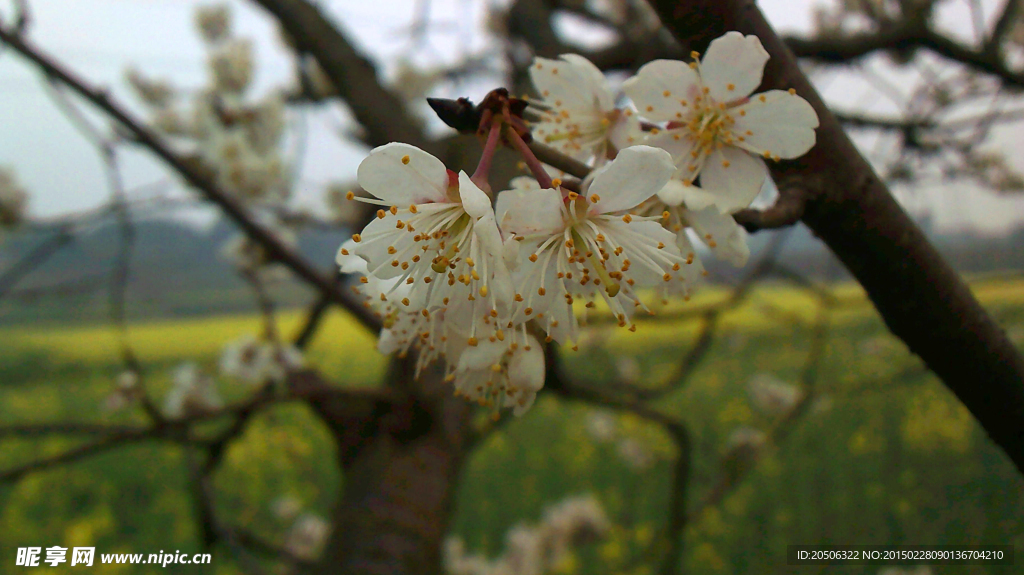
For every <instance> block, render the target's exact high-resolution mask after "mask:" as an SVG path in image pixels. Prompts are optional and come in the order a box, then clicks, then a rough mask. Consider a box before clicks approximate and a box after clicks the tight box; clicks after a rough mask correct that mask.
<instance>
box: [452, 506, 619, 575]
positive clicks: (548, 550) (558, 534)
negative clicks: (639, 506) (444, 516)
mask: <svg viewBox="0 0 1024 575" xmlns="http://www.w3.org/2000/svg"><path fill="white" fill-rule="evenodd" d="M610 530H611V523H610V522H609V521H608V517H607V515H606V514H605V512H604V509H603V508H602V507H601V504H600V502H599V501H598V500H597V499H596V498H594V496H593V495H582V496H575V497H570V498H567V499H565V500H563V501H560V502H558V503H555V504H553V505H549V506H548V507H546V508H545V509H544V512H543V516H542V519H541V521H540V523H537V524H529V523H525V522H522V523H517V524H516V525H514V526H513V527H512V528H511V529H509V530H508V532H507V533H506V534H505V547H504V550H503V551H502V553H501V555H500V556H499V557H498V558H497V559H496V560H493V561H491V560H488V559H487V558H486V557H483V556H481V555H470V554H468V553H467V552H466V545H465V543H464V542H463V541H462V539H460V538H458V537H450V538H448V540H446V541H445V545H444V552H443V564H444V569H445V572H446V573H447V574H448V575H544V574H545V573H552V572H557V570H558V568H559V566H560V564H561V563H562V562H563V560H564V558H565V557H566V555H567V554H568V553H569V552H570V551H571V550H572V548H573V547H579V546H582V545H587V544H589V543H593V542H596V541H600V540H602V539H604V538H605V537H607V535H608V533H609V532H610Z"/></svg>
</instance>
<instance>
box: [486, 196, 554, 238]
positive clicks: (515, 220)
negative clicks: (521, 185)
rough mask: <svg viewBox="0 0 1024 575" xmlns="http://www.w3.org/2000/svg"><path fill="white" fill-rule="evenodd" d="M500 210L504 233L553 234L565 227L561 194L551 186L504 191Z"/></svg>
mask: <svg viewBox="0 0 1024 575" xmlns="http://www.w3.org/2000/svg"><path fill="white" fill-rule="evenodd" d="M497 213H498V214H499V215H500V218H501V219H500V220H498V221H499V224H500V225H501V230H502V231H503V232H505V234H520V235H532V234H540V233H543V234H553V233H557V232H558V231H560V230H561V229H563V228H564V227H565V222H564V220H563V219H562V194H561V193H560V192H559V191H557V190H554V189H551V188H547V189H543V190H506V191H504V192H501V193H500V194H498V209H497Z"/></svg>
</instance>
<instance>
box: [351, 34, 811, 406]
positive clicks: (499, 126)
mask: <svg viewBox="0 0 1024 575" xmlns="http://www.w3.org/2000/svg"><path fill="white" fill-rule="evenodd" d="M695 57H696V55H695ZM767 59H768V55H767V53H766V52H765V50H764V49H763V48H762V47H761V44H760V42H759V41H758V40H757V38H756V37H753V36H743V35H742V34H739V33H736V32H730V33H729V34H726V35H725V36H723V37H721V38H719V39H717V40H715V41H714V42H712V43H711V45H710V47H709V49H708V52H707V54H706V55H705V56H704V58H703V59H701V60H695V61H694V62H692V63H689V64H687V63H683V62H675V61H667V60H658V61H654V62H651V63H649V64H647V65H645V66H644V67H643V68H641V69H640V71H639V72H638V74H637V75H636V76H635V77H633V78H630V79H629V80H627V81H626V82H625V84H624V85H623V87H622V88H623V91H624V92H625V94H626V95H627V96H629V98H630V100H632V103H633V106H635V107H633V106H629V107H618V106H616V102H617V101H618V100H620V98H617V94H616V93H614V92H612V91H611V90H610V89H609V88H608V86H607V83H606V81H605V78H604V76H603V75H602V74H601V73H600V71H599V70H598V69H597V68H596V67H594V66H593V65H592V64H591V63H590V62H587V61H586V60H585V59H583V58H581V57H579V56H574V55H566V56H563V57H562V59H561V60H546V59H541V58H538V59H537V60H536V62H535V63H534V64H533V67H532V68H531V75H532V78H533V81H534V84H535V86H536V88H537V90H538V91H539V92H540V94H541V96H542V98H543V99H542V100H541V101H540V102H537V103H535V104H533V109H539V110H540V115H541V121H540V122H539V123H537V124H536V125H535V126H534V129H533V132H532V134H533V137H534V139H536V140H539V141H543V142H546V143H549V144H551V145H554V146H556V147H558V148H560V149H561V150H563V151H564V152H566V153H568V154H569V155H572V156H573V157H575V158H577V159H580V160H585V161H589V162H591V164H592V165H593V167H594V170H593V171H592V173H591V174H590V175H589V176H588V177H587V178H585V179H584V180H583V181H582V182H579V183H578V184H575V185H568V183H566V184H565V185H563V182H562V181H560V180H558V179H554V180H552V179H551V177H550V176H549V175H548V173H547V171H546V170H545V169H543V168H540V167H539V166H540V164H539V163H538V162H537V161H536V158H535V157H533V156H532V153H531V152H529V150H528V149H527V148H526V145H525V143H523V142H522V140H521V138H520V136H519V133H518V132H517V131H516V129H517V126H516V124H515V122H512V123H511V124H508V123H503V121H502V114H500V113H493V114H492V112H491V111H490V110H487V111H485V112H484V115H483V117H482V118H483V119H482V120H481V127H480V129H481V132H483V133H486V134H487V144H486V145H485V147H484V156H483V158H482V159H481V164H480V166H481V167H479V168H478V169H477V171H476V173H474V175H473V176H470V175H467V174H466V173H465V172H462V173H459V174H456V173H454V172H452V171H450V170H447V169H446V168H445V166H444V164H443V163H442V162H441V161H440V160H438V159H437V158H435V157H433V156H431V155H430V154H428V153H426V152H424V151H422V150H420V149H418V148H415V147H413V146H410V145H406V144H402V143H391V144H387V145H385V146H382V147H379V148H376V149H374V150H373V151H371V152H370V155H369V156H368V157H367V158H366V159H365V160H364V161H363V162H362V164H361V165H360V166H359V170H358V181H359V185H360V186H361V187H362V188H363V190H365V191H366V192H367V193H368V194H369V195H370V196H372V197H369V198H358V199H359V200H361V201H364V202H368V203H372V204H377V205H378V206H379V208H380V209H379V210H378V212H377V218H376V219H374V220H373V221H372V222H371V223H370V224H369V225H367V226H366V228H365V229H363V230H362V231H361V232H360V233H358V234H355V235H354V236H353V238H352V240H350V241H348V242H346V243H345V244H344V245H343V246H342V247H341V249H340V251H339V254H338V263H339V264H340V265H341V267H342V271H344V272H350V273H359V274H360V275H361V279H360V282H361V283H360V284H359V285H357V286H356V289H357V291H358V292H359V293H361V294H362V295H363V296H364V297H365V298H366V305H367V306H370V307H372V308H374V309H375V311H377V312H378V313H379V314H380V315H381V317H382V318H384V330H383V333H382V334H381V338H380V341H381V344H380V349H381V351H384V352H392V351H398V352H400V353H406V352H408V351H409V350H411V349H414V350H416V351H417V352H418V353H419V362H420V367H422V366H425V365H426V364H428V363H430V362H431V361H433V360H434V359H437V358H439V357H444V358H445V360H446V364H447V374H448V376H449V378H450V379H451V380H452V381H453V382H454V384H455V389H456V392H457V393H459V394H460V395H464V396H466V397H467V398H469V399H472V400H475V401H477V402H479V403H481V404H483V405H487V406H490V407H493V408H495V409H498V408H501V407H513V408H514V409H515V412H516V413H517V414H519V413H522V412H523V411H525V410H526V409H528V408H529V406H530V405H531V404H532V403H533V400H534V398H535V396H536V393H537V391H538V390H539V389H540V388H541V387H542V386H543V383H544V374H545V363H544V355H543V352H542V350H541V347H540V340H541V339H545V340H547V341H552V340H553V341H557V342H558V343H560V344H565V345H573V344H574V343H575V342H577V341H578V339H579V328H580V323H579V318H578V316H577V311H578V310H577V309H576V308H577V305H578V306H579V307H584V308H595V307H596V306H597V302H599V301H600V302H603V305H604V306H605V307H607V308H608V309H609V310H610V312H611V314H612V315H613V316H614V317H615V319H616V320H617V322H618V324H619V325H620V326H622V327H628V328H629V330H630V331H635V330H636V325H635V324H634V323H633V321H632V318H633V317H634V315H635V314H636V313H637V312H638V311H640V312H647V311H650V310H649V308H648V306H647V305H646V304H645V300H646V299H648V298H651V297H658V298H666V297H669V296H679V297H683V298H684V299H688V298H689V294H690V292H691V290H692V289H693V288H694V286H696V285H697V283H698V282H699V281H700V279H701V277H702V276H703V275H705V272H704V268H703V266H702V264H701V262H700V260H699V258H698V257H697V251H696V249H695V248H694V246H693V244H692V243H691V239H690V235H689V232H688V229H692V230H693V232H695V236H696V237H698V238H700V240H701V241H703V242H704V243H705V244H706V245H707V246H708V247H709V248H711V249H712V251H713V252H716V253H717V254H718V255H719V256H721V257H723V258H724V259H726V260H728V261H730V262H732V263H734V264H736V265H742V264H743V263H745V262H746V259H747V257H748V255H749V251H748V249H747V246H746V242H745V236H744V232H743V231H742V230H741V229H740V227H739V226H738V225H737V224H736V223H735V221H734V219H733V218H732V214H733V213H735V212H736V211H738V210H740V209H743V208H746V207H748V206H749V205H750V203H751V202H752V201H753V199H754V198H755V197H756V196H757V195H758V194H759V192H760V190H761V188H762V186H763V184H764V183H765V181H766V178H767V170H766V167H765V163H764V161H765V159H769V160H775V161H777V160H780V159H788V158H795V157H797V156H800V155H802V154H803V153H805V152H806V151H807V150H809V149H810V148H811V147H812V146H813V145H814V140H815V134H814V128H815V127H816V126H817V123H818V120H817V116H816V114H815V112H814V110H813V109H812V108H811V106H810V104H808V103H807V102H806V101H805V100H804V99H803V98H801V97H799V96H797V95H795V94H794V93H793V92H792V91H789V92H786V91H778V90H775V91H769V92H765V93H763V94H757V95H753V96H752V95H751V93H752V92H753V90H754V89H755V88H756V87H757V86H758V85H759V84H760V83H761V75H762V71H763V68H764V64H765V62H766V61H767ZM504 118H505V122H508V121H509V120H508V114H507V110H506V113H505V114H504ZM499 137H503V138H505V139H506V141H507V142H509V144H510V145H512V146H513V147H517V149H519V151H520V152H521V153H522V154H523V155H524V159H526V160H527V162H526V163H527V164H528V165H530V166H531V168H532V169H533V172H534V176H535V177H536V178H537V179H536V180H530V179H528V178H519V179H517V180H516V181H514V182H513V184H512V188H511V189H509V190H505V191H502V192H500V193H498V194H496V197H495V195H494V194H492V193H491V186H490V184H489V182H488V181H487V168H488V167H489V164H490V155H489V154H493V148H494V145H495V142H497V140H498V138H499ZM349 198H350V199H353V198H354V194H353V193H349Z"/></svg>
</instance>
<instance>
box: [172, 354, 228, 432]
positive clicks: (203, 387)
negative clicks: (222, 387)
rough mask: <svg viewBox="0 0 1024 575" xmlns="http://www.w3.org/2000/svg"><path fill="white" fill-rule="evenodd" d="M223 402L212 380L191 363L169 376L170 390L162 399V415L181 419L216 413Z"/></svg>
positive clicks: (183, 365) (185, 364) (182, 365)
mask: <svg viewBox="0 0 1024 575" xmlns="http://www.w3.org/2000/svg"><path fill="white" fill-rule="evenodd" d="M223 406H224V401H223V400H222V399H221V397H220V393H219V392H218V391H217V384H216V382H214V380H213V378H212V377H210V376H209V375H207V374H206V373H204V372H203V370H202V369H201V368H200V367H199V366H198V365H196V364H195V363H192V362H187V363H183V364H181V365H179V366H178V367H177V368H175V370H174V372H173V373H172V375H171V389H170V391H168V392H167V396H166V397H165V398H164V408H163V412H164V415H166V416H167V417H169V418H171V419H181V418H183V417H192V416H196V415H202V414H204V413H210V412H212V411H217V410H218V409H220V408H222V407H223Z"/></svg>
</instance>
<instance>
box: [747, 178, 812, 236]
mask: <svg viewBox="0 0 1024 575" xmlns="http://www.w3.org/2000/svg"><path fill="white" fill-rule="evenodd" d="M806 205H807V193H806V192H805V191H804V190H803V189H801V188H797V187H789V186H786V187H781V186H780V187H779V197H778V198H776V200H775V204H774V205H772V207H770V208H767V209H764V210H755V209H752V208H748V209H745V210H740V211H739V212H737V213H736V214H734V215H733V219H735V220H736V223H738V224H739V225H741V226H743V227H744V228H746V229H747V231H748V232H751V233H753V232H756V231H758V230H765V229H771V228H785V227H789V226H792V225H793V224H795V223H797V222H799V221H800V218H802V217H803V215H804V206H806Z"/></svg>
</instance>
